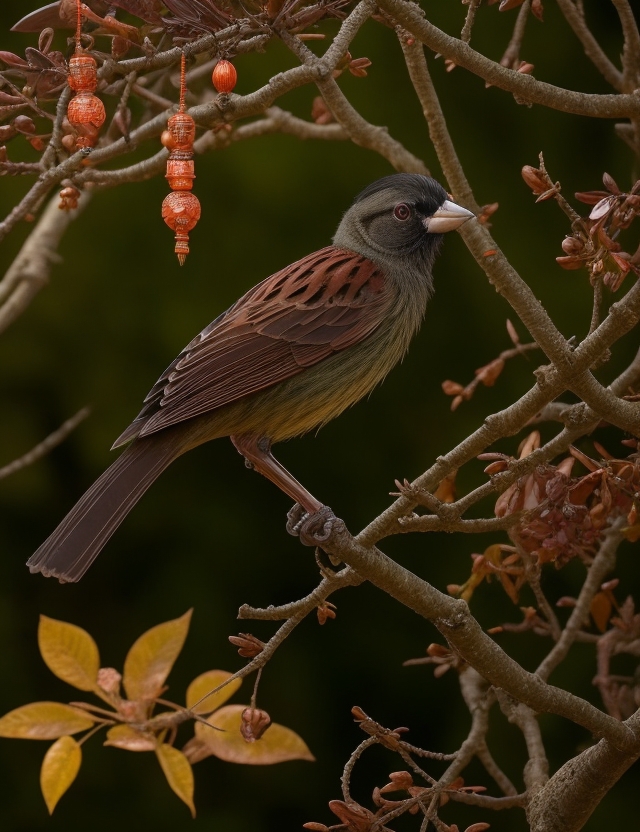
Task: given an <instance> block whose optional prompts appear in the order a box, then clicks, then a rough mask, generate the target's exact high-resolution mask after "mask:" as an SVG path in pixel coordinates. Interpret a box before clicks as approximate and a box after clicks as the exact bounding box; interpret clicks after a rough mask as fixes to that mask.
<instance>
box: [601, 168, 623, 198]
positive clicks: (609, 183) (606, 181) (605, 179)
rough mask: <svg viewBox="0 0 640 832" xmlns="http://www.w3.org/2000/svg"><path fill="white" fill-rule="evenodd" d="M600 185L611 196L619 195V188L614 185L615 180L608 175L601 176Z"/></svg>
mask: <svg viewBox="0 0 640 832" xmlns="http://www.w3.org/2000/svg"><path fill="white" fill-rule="evenodd" d="M602 184H603V185H604V186H605V188H606V189H607V190H608V191H609V192H610V193H612V194H616V195H618V194H620V193H621V191H620V188H619V187H618V185H617V183H616V180H615V179H614V178H613V176H611V175H610V174H609V173H603V174H602Z"/></svg>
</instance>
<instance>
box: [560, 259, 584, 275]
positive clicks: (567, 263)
mask: <svg viewBox="0 0 640 832" xmlns="http://www.w3.org/2000/svg"><path fill="white" fill-rule="evenodd" d="M556 263H557V264H558V265H559V266H562V268H563V269H567V270H568V271H571V270H574V269H579V268H580V266H582V265H583V263H582V260H581V259H580V258H579V257H575V256H574V257H556Z"/></svg>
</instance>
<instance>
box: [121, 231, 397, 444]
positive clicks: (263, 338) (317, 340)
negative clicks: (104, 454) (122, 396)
mask: <svg viewBox="0 0 640 832" xmlns="http://www.w3.org/2000/svg"><path fill="white" fill-rule="evenodd" d="M384 288H385V282H384V275H383V274H382V272H381V271H380V269H379V268H378V267H377V266H376V265H375V264H374V263H372V262H371V261H370V260H368V259H366V258H365V257H361V256H360V255H358V254H354V253H353V252H351V251H347V250H345V249H338V248H334V247H333V246H329V247H327V248H325V249H322V250H321V251H317V252H315V253H314V254H310V255H309V256H308V257H305V258H303V259H302V260H299V261H298V262H297V263H294V264H292V265H291V266H288V267H287V268H285V269H283V270H282V271H279V272H277V273H276V274H274V275H271V277H268V278H267V279H266V280H265V281H263V282H262V283H260V284H258V286H256V287H254V288H253V289H251V290H250V291H249V292H248V293H247V294H246V295H244V296H243V297H242V298H240V300H238V301H237V302H236V303H235V304H234V305H233V306H232V307H231V308H230V309H228V310H227V312H225V313H224V314H222V315H221V316H220V317H219V318H216V320H215V321H213V322H212V323H211V324H209V326H207V327H206V328H205V329H204V330H203V331H202V332H201V333H200V334H199V335H198V336H196V338H194V339H193V341H191V343H190V344H188V345H187V346H186V347H185V349H184V350H183V351H182V352H181V353H180V355H179V356H178V357H177V358H176V360H175V361H174V362H173V364H171V365H170V366H169V367H168V368H167V370H166V371H165V372H164V373H163V374H162V376H161V377H160V378H159V379H158V381H157V383H156V384H155V386H154V387H153V389H152V390H151V391H150V393H149V395H148V396H147V398H146V399H145V403H144V407H143V409H142V411H141V412H140V414H139V416H138V417H137V418H136V419H135V421H134V422H133V423H132V424H131V425H130V427H129V428H127V430H126V431H125V432H124V433H123V434H122V436H121V437H119V439H118V440H117V441H116V443H115V446H114V447H116V446H118V445H121V444H124V443H125V442H127V441H128V440H129V439H132V438H134V437H135V436H144V435H147V434H150V433H155V432H156V431H158V430H161V429H163V428H166V427H169V426H170V425H175V424H178V423H179V422H182V421H184V420H185V419H190V418H192V417H194V416H198V415H201V414H203V413H207V412H209V411H212V410H215V409H217V408H219V407H222V406H224V405H226V404H229V403H231V402H233V401H236V400H237V399H239V398H241V397H244V396H248V395H250V394H252V393H257V392H258V391H260V390H264V389H266V388H268V387H272V386H273V385H275V384H278V383H279V382H282V381H285V380H286V379H289V378H291V377H292V376H295V375H297V374H298V373H300V372H302V371H303V370H304V368H305V367H310V366H312V365H314V364H317V363H318V362H320V361H323V360H324V359H326V358H329V357H330V356H331V355H333V354H335V353H336V352H338V351H340V350H343V349H346V348H347V347H350V346H352V345H354V344H357V343H359V342H360V341H362V340H363V339H364V338H366V337H367V336H368V335H370V334H371V333H372V332H373V331H374V330H375V329H376V328H377V327H378V326H379V325H380V323H381V322H382V321H383V320H384V319H385V317H386V314H387V311H388V306H389V302H390V297H389V293H388V292H385V291H384Z"/></svg>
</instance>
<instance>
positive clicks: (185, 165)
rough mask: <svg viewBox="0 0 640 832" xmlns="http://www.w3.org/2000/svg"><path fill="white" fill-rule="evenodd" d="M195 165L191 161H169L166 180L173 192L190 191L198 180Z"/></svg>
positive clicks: (170, 159)
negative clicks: (195, 180)
mask: <svg viewBox="0 0 640 832" xmlns="http://www.w3.org/2000/svg"><path fill="white" fill-rule="evenodd" d="M194 170H195V165H194V163H193V161H192V160H190V159H172V158H171V157H169V159H168V160H167V173H166V177H165V178H166V179H167V181H168V182H169V187H170V188H171V190H172V191H190V190H191V188H193V180H194V179H195V178H196V175H195V172H194Z"/></svg>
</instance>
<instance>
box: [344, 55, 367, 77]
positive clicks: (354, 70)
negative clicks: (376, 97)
mask: <svg viewBox="0 0 640 832" xmlns="http://www.w3.org/2000/svg"><path fill="white" fill-rule="evenodd" d="M368 66H371V61H370V60H369V58H355V59H354V60H353V61H351V63H350V64H349V72H350V73H351V74H352V75H355V77H356V78H366V75H367V67H368Z"/></svg>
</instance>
